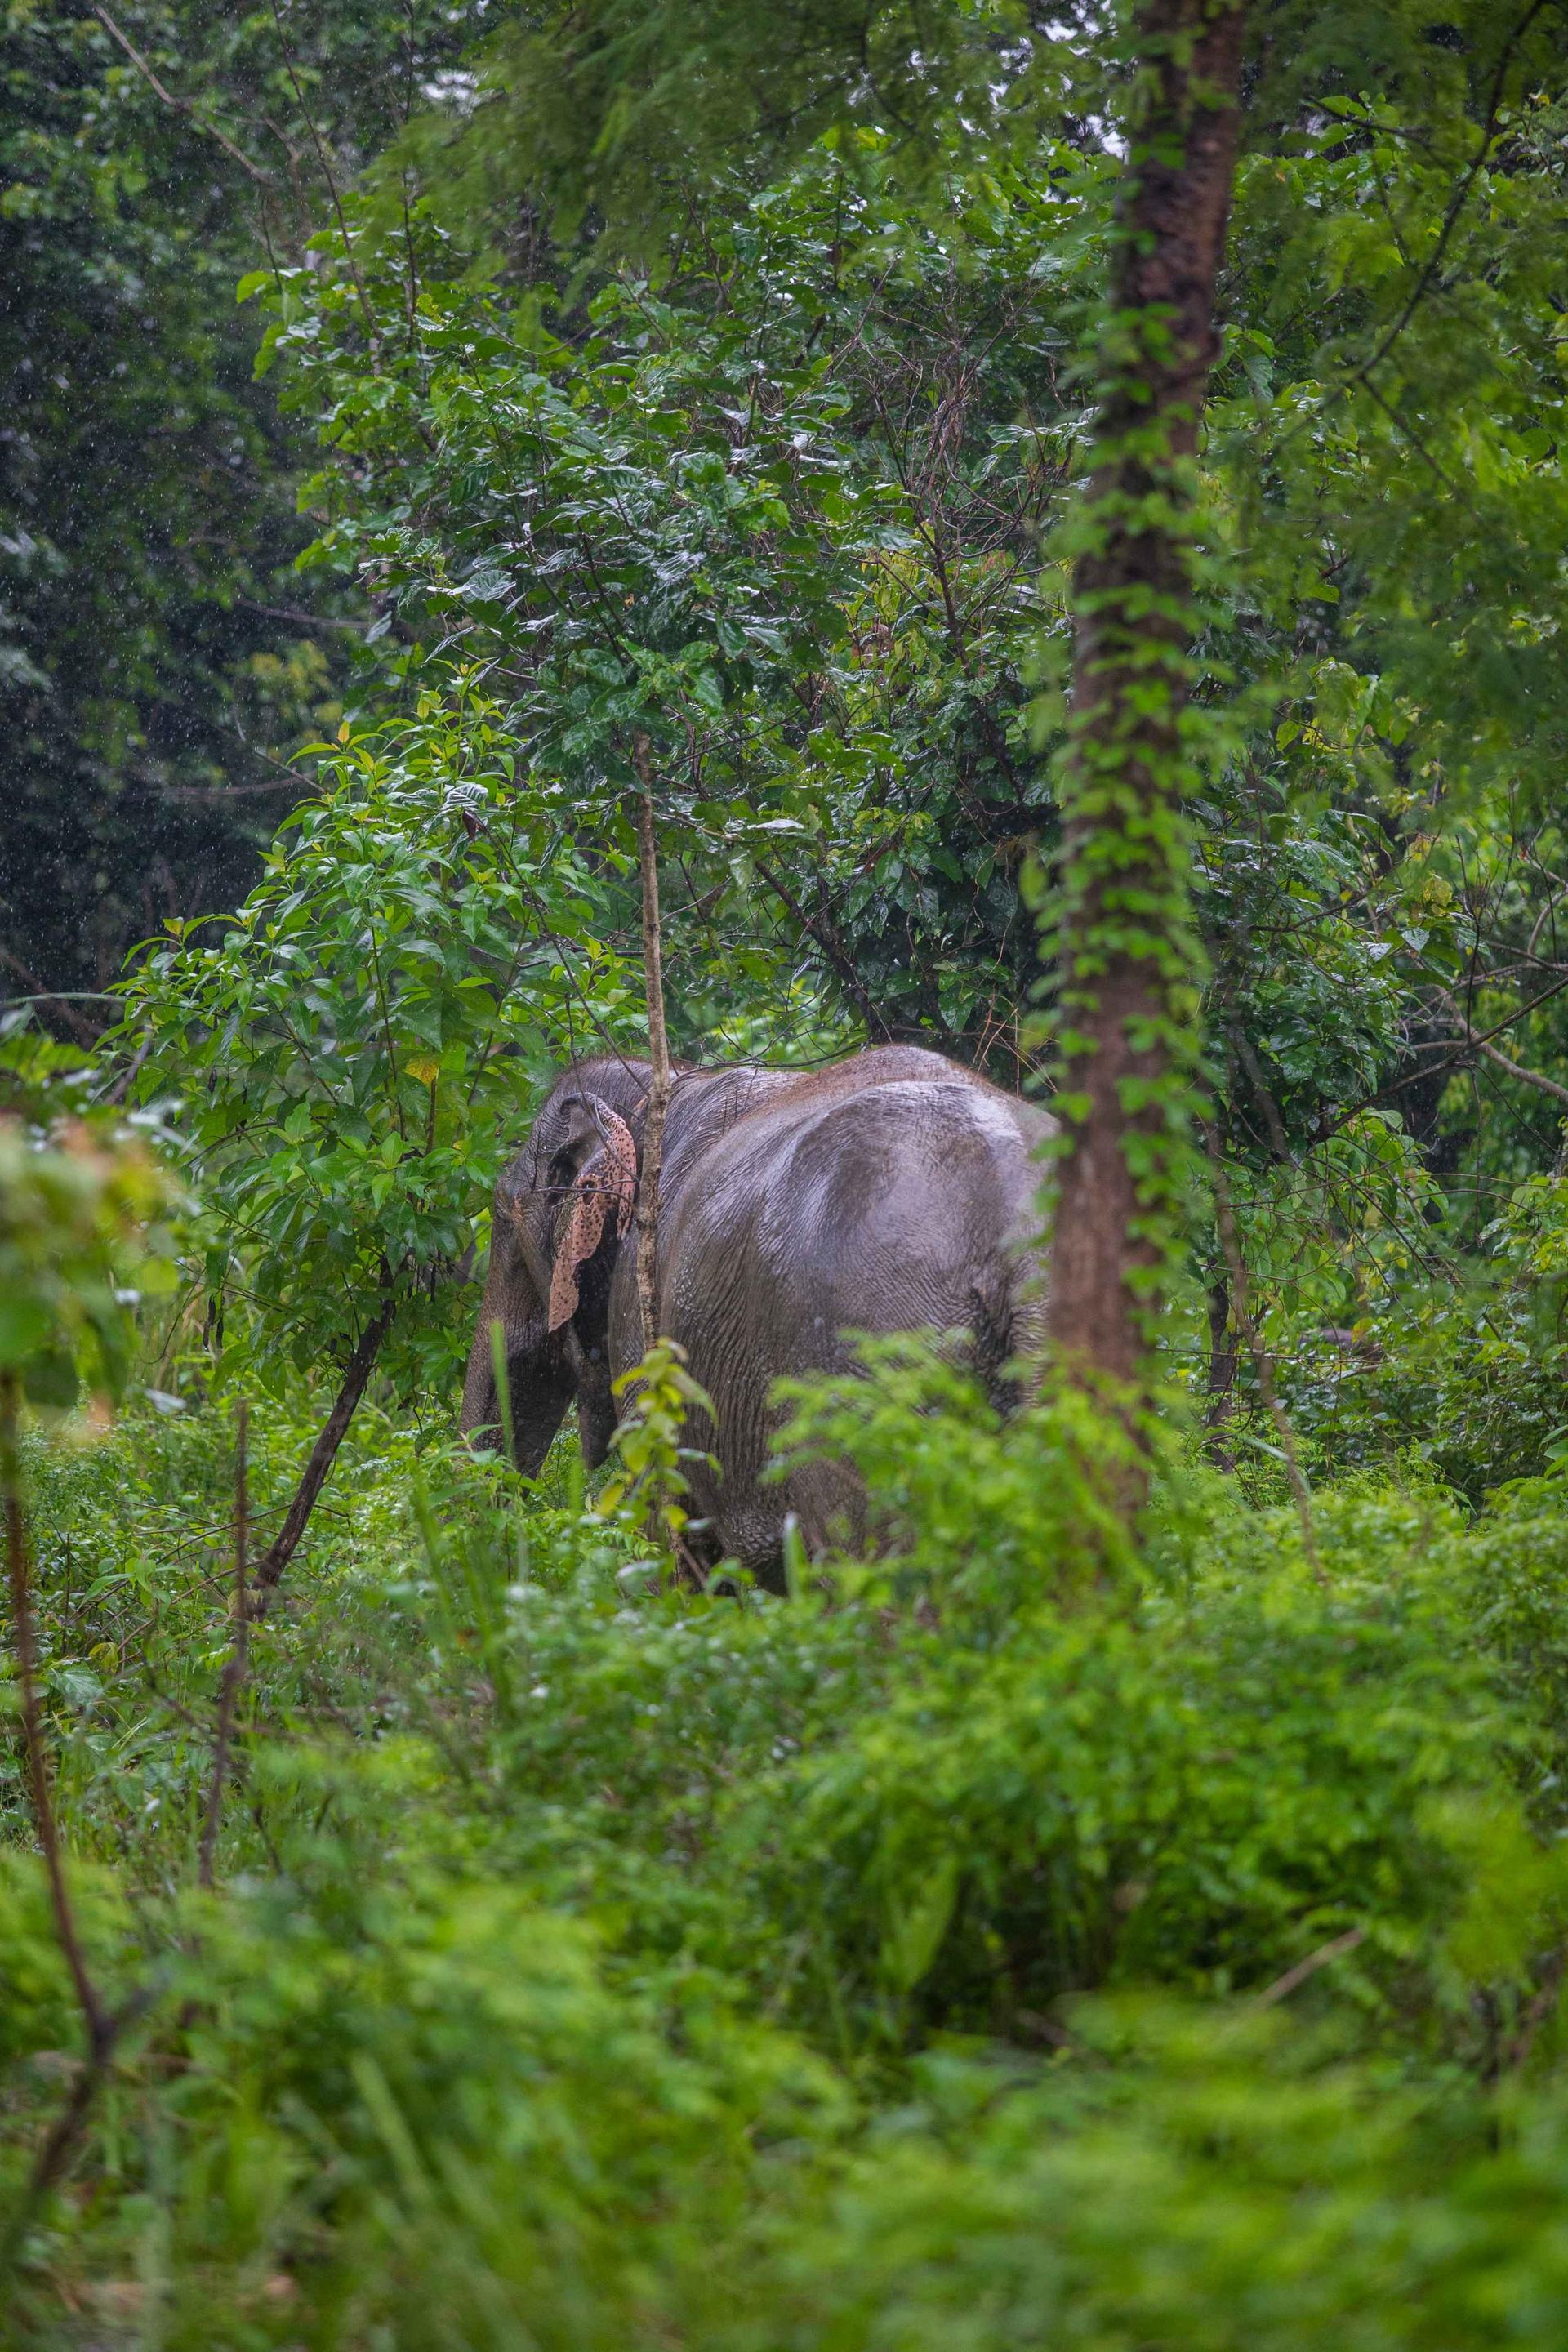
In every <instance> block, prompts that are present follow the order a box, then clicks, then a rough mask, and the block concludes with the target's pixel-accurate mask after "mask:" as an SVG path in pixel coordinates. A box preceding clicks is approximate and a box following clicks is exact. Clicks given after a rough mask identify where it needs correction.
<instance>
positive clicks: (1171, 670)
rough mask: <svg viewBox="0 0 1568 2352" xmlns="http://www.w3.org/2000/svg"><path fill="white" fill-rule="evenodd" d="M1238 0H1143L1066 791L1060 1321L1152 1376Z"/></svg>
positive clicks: (1064, 1329)
mask: <svg viewBox="0 0 1568 2352" xmlns="http://www.w3.org/2000/svg"><path fill="white" fill-rule="evenodd" d="M1244 24H1245V7H1244V5H1242V0H1206V5H1205V0H1139V5H1137V6H1136V8H1135V11H1134V16H1133V26H1132V39H1133V45H1134V50H1135V57H1134V67H1135V82H1134V87H1133V91H1132V96H1131V105H1130V110H1129V122H1128V139H1129V146H1128V157H1127V163H1126V167H1125V173H1124V178H1123V184H1122V190H1121V198H1120V201H1119V205H1118V212H1117V222H1116V232H1115V241H1114V252H1113V260H1112V268H1111V282H1110V318H1109V320H1108V323H1107V327H1106V330H1105V336H1104V341H1103V344H1102V350H1101V355H1100V375H1101V387H1100V413H1099V418H1098V423H1097V425H1096V435H1095V452H1094V466H1093V471H1092V476H1091V479H1090V484H1089V500H1088V505H1087V508H1086V513H1085V519H1084V526H1085V527H1084V538H1083V540H1082V541H1081V542H1080V544H1081V548H1082V551H1081V553H1080V554H1079V559H1078V562H1077V564H1076V566H1075V571H1074V578H1073V605H1074V648H1073V692H1072V714H1071V720H1070V734H1069V746H1068V767H1067V772H1066V778H1065V790H1064V826H1063V844H1062V859H1061V883H1062V887H1061V898H1060V911H1059V918H1058V922H1059V929H1058V940H1057V950H1058V960H1059V961H1058V1008H1059V1009H1058V1050H1059V1053H1060V1055H1061V1059H1062V1065H1063V1068H1062V1078H1061V1091H1060V1096H1059V1098H1058V1106H1057V1107H1058V1109H1059V1110H1060V1111H1061V1113H1062V1114H1063V1147H1062V1150H1063V1156H1062V1159H1061V1160H1060V1163H1059V1168H1058V1188H1057V1198H1056V1207H1055V1223H1054V1233H1053V1242H1052V1252H1051V1278H1050V1305H1049V1321H1050V1329H1051V1334H1052V1337H1053V1339H1054V1341H1055V1343H1056V1347H1057V1350H1058V1357H1059V1358H1060V1360H1062V1361H1063V1362H1064V1363H1065V1364H1067V1366H1068V1368H1069V1370H1072V1371H1073V1372H1075V1373H1076V1374H1077V1376H1078V1377H1079V1378H1083V1379H1087V1380H1088V1381H1090V1382H1091V1383H1092V1384H1094V1385H1097V1386H1100V1387H1101V1388H1107V1387H1109V1388H1110V1389H1111V1390H1113V1391H1116V1392H1117V1393H1119V1394H1120V1395H1121V1396H1122V1397H1124V1398H1125V1397H1128V1396H1132V1397H1135V1398H1136V1397H1141V1396H1142V1392H1143V1390H1144V1387H1145V1377H1146V1362H1147V1357H1148V1353H1149V1348H1150V1338H1151V1325H1152V1316H1153V1313H1154V1312H1155V1311H1156V1310H1157V1307H1158V1303H1159V1299H1160V1297H1161V1295H1162V1292H1163V1274H1162V1269H1163V1265H1164V1264H1165V1263H1166V1261H1167V1260H1168V1257H1169V1255H1170V1253H1171V1251H1172V1248H1173V1223H1174V1199H1173V1195H1174V1192H1175V1190H1176V1183H1175V1179H1174V1178H1173V1174H1172V1170H1173V1165H1174V1161H1175V1158H1176V1154H1177V1151H1178V1150H1179V1149H1180V1146H1179V1144H1178V1142H1177V1139H1178V1138H1179V1136H1180V1135H1181V1133H1182V1130H1183V1129H1184V1121H1185V1117H1186V1103H1185V1099H1184V1096H1185V1085H1184V1067H1185V1066H1190V1062H1191V1059H1192V1055H1193V1050H1194V1037H1195V1024H1196V1012H1197V1001H1196V992H1195V973H1196V949H1195V942H1194V940H1193V939H1192V935H1191V924H1190V917H1189V902H1188V894H1187V878H1186V854H1185V830H1184V820H1183V814H1182V802H1183V799H1184V793H1185V792H1186V790H1187V789H1188V786H1189V783H1190V781H1191V765H1190V760H1189V757H1188V753H1187V749H1186V741H1185V738H1184V729H1183V723H1182V722H1183V711H1184V705H1185V703H1186V700H1187V695H1188V685H1189V677H1190V671H1191V661H1192V649H1193V644H1194V634H1195V628H1196V623H1195V619H1194V584H1195V583H1194V540H1193V515H1194V473H1195V466H1194V460H1195V456H1196V451H1197V446H1198V433H1199V425H1200V421H1201V417H1202V412H1203V404H1204V399H1205V392H1206V389H1207V382H1208V373H1209V369H1210V366H1211V364H1212V362H1213V358H1214V355H1215V349H1216V341H1217V339H1216V335H1215V317H1214V313H1215V281H1216V278H1217V276H1218V272H1219V268H1220V265H1221V262H1222V259H1223V257H1224V251H1225V238H1226V224H1227V221H1228V218H1229V212H1230V199H1231V184H1232V179H1233V176H1234V171H1235V162H1236V149H1237V88H1238V83H1239V79H1240V70H1241V57H1242V41H1243V31H1244Z"/></svg>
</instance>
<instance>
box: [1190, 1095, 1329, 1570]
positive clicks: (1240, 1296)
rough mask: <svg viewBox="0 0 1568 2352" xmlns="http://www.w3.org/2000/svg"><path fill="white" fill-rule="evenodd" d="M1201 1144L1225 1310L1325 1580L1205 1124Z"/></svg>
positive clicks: (1214, 1144) (1304, 1541)
mask: <svg viewBox="0 0 1568 2352" xmlns="http://www.w3.org/2000/svg"><path fill="white" fill-rule="evenodd" d="M1204 1139H1205V1143H1206V1145H1207V1147H1208V1155H1209V1163H1210V1166H1211V1167H1212V1169H1213V1171H1214V1202H1215V1223H1217V1224H1218V1226H1219V1239H1220V1247H1221V1248H1222V1249H1223V1250H1224V1252H1225V1262H1226V1266H1227V1268H1228V1269H1229V1273H1230V1307H1231V1313H1232V1314H1233V1315H1234V1316H1235V1318H1236V1324H1237V1330H1238V1331H1239V1332H1240V1333H1241V1336H1242V1338H1243V1339H1245V1340H1246V1342H1247V1348H1248V1349H1249V1350H1250V1352H1251V1356H1252V1361H1253V1364H1254V1366H1255V1368H1256V1370H1257V1373H1258V1390H1259V1391H1260V1393H1261V1395H1262V1398H1263V1402H1264V1404H1265V1405H1266V1406H1267V1408H1268V1417H1269V1419H1270V1420H1271V1421H1272V1422H1273V1423H1274V1427H1275V1429H1276V1431H1277V1433H1278V1434H1279V1450H1280V1453H1281V1454H1283V1456H1284V1459H1285V1475H1286V1477H1287V1478H1288V1479H1289V1485H1290V1493H1291V1496H1292V1497H1293V1499H1294V1501H1295V1505H1296V1516H1297V1517H1298V1518H1299V1519H1300V1523H1301V1548H1302V1549H1303V1550H1304V1551H1305V1553H1306V1555H1307V1561H1308V1565H1309V1566H1310V1569H1311V1571H1312V1574H1313V1576H1314V1578H1315V1579H1316V1580H1317V1581H1318V1583H1320V1584H1323V1583H1325V1582H1326V1581H1327V1579H1326V1578H1325V1577H1324V1574H1323V1560H1322V1554H1321V1552H1320V1551H1319V1549H1318V1531H1317V1528H1315V1527H1314V1525H1313V1523H1312V1496H1311V1490H1310V1487H1309V1486H1308V1485H1307V1481H1306V1479H1305V1478H1304V1477H1303V1475H1302V1474H1301V1460H1300V1454H1298V1453H1297V1451H1296V1433H1295V1431H1294V1430H1293V1429H1292V1428H1291V1426H1290V1416H1289V1413H1288V1412H1286V1410H1285V1408H1284V1406H1283V1405H1282V1404H1281V1403H1280V1402H1279V1390H1278V1389H1277V1388H1276V1386H1275V1383H1274V1359H1273V1357H1272V1356H1271V1355H1270V1353H1269V1351H1268V1348H1267V1347H1266V1346H1265V1345H1264V1342H1263V1335H1262V1333H1261V1332H1260V1331H1259V1330H1258V1326H1257V1324H1256V1323H1255V1322H1254V1320H1253V1317H1252V1308H1251V1304H1250V1296H1249V1293H1248V1289H1247V1261H1246V1259H1245V1258H1244V1257H1243V1256H1242V1254H1241V1243H1240V1240H1239V1239H1238V1237H1237V1230H1236V1211H1235V1208H1234V1206H1233V1204H1232V1202H1231V1197H1230V1179H1229V1178H1228V1177H1227V1176H1226V1172H1225V1161H1224V1160H1223V1158H1222V1157H1221V1154H1220V1148H1219V1139H1218V1137H1217V1136H1216V1135H1215V1131H1214V1129H1213V1128H1212V1127H1210V1126H1208V1125H1207V1124H1206V1123H1205V1128H1204Z"/></svg>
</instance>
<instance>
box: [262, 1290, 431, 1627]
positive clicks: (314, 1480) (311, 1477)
mask: <svg viewBox="0 0 1568 2352" xmlns="http://www.w3.org/2000/svg"><path fill="white" fill-rule="evenodd" d="M396 1313H397V1301H396V1299H395V1297H386V1298H384V1299H383V1302H382V1306H381V1308H380V1311H379V1312H378V1313H377V1314H376V1315H375V1316H374V1317H373V1318H372V1319H371V1321H370V1322H368V1323H367V1324H366V1325H365V1327H364V1329H363V1331H362V1332H361V1334H360V1342H359V1345H358V1347H357V1348H356V1349H354V1351H353V1355H352V1356H351V1357H350V1359H349V1368H348V1370H347V1371H346V1372H345V1373H344V1374H343V1380H342V1387H341V1388H340V1389H339V1391H338V1393H337V1395H336V1397H335V1398H334V1399H333V1401H332V1409H331V1412H330V1413H329V1414H328V1415H327V1419H326V1423H325V1425H324V1427H323V1428H322V1431H321V1435H320V1437H318V1438H317V1440H316V1443H315V1444H314V1445H313V1446H312V1447H311V1448H310V1460H309V1462H307V1463H306V1465H305V1473H304V1475H303V1477H302V1478H301V1479H300V1484H299V1486H297V1487H296V1488H295V1490H294V1499H293V1501H292V1502H291V1503H290V1504H289V1508H288V1511H287V1512H286V1513H285V1515H284V1519H283V1524H282V1526H281V1527H280V1528H279V1530H278V1533H277V1534H276V1535H275V1536H274V1537H273V1538H272V1541H271V1542H270V1543H269V1544H268V1547H267V1549H266V1550H265V1551H264V1552H263V1553H262V1555H261V1558H260V1559H259V1560H258V1562H257V1567H256V1577H255V1587H254V1595H253V1598H252V1601H251V1608H250V1613H251V1617H252V1619H253V1620H254V1619H256V1618H260V1617H265V1616H266V1614H267V1612H268V1609H269V1608H270V1607H271V1605H272V1595H273V1593H274V1592H275V1591H276V1590H277V1588H278V1583H279V1579H280V1578H281V1576H282V1574H283V1571H284V1570H285V1569H286V1568H287V1567H288V1565H289V1561H290V1560H291V1559H293V1557H294V1553H295V1550H296V1549H297V1548H298V1546H299V1542H300V1537H301V1536H302V1535H303V1534H304V1532H305V1529H306V1528H308V1527H309V1525H310V1513H311V1512H312V1511H313V1510H314V1509H315V1507H316V1497H317V1496H318V1495H319V1494H320V1493H321V1488H322V1487H323V1486H325V1485H326V1483H327V1473H328V1471H329V1470H331V1466H332V1464H333V1462H334V1461H335V1460H336V1459H337V1452H338V1448H339V1446H340V1445H341V1444H342V1442H343V1439H344V1437H345V1436H346V1434H347V1433H348V1426H349V1423H350V1422H351V1421H352V1420H353V1417H354V1412H355V1409H356V1407H357V1406H358V1404H359V1401H360V1399H361V1397H363V1394H364V1392H365V1390H366V1388H367V1387H368V1386H369V1384H370V1376H371V1373H372V1372H373V1371H374V1369H375V1360H376V1358H377V1356H378V1355H379V1354H380V1353H381V1343H382V1341H383V1340H384V1339H385V1337H386V1335H387V1333H388V1331H390V1330H391V1328H392V1323H393V1318H394V1317H395V1314H396Z"/></svg>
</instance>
